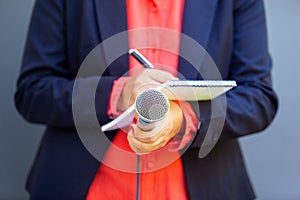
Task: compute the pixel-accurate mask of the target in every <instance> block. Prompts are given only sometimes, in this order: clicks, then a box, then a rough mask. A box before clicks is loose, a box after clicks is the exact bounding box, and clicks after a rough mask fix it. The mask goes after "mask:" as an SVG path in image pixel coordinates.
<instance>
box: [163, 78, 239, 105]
mask: <svg viewBox="0 0 300 200" xmlns="http://www.w3.org/2000/svg"><path fill="white" fill-rule="evenodd" d="M236 86H237V84H236V81H233V80H225V81H223V80H222V81H216V80H199V81H198V80H197V81H194V80H172V81H168V82H166V83H165V84H164V85H162V87H161V88H159V89H160V90H161V92H163V93H164V94H165V95H166V96H167V97H168V99H169V100H182V101H206V100H211V99H214V98H216V97H217V96H220V95H221V94H224V93H225V92H227V91H229V90H230V89H232V88H233V87H236Z"/></svg>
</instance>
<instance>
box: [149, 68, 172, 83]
mask: <svg viewBox="0 0 300 200" xmlns="http://www.w3.org/2000/svg"><path fill="white" fill-rule="evenodd" d="M147 73H148V76H149V77H150V78H151V79H152V80H155V81H157V82H159V83H164V82H166V81H169V80H174V79H176V78H175V77H174V76H173V75H172V74H170V73H168V72H165V71H161V70H153V69H152V70H149V71H147Z"/></svg>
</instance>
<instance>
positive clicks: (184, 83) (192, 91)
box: [101, 80, 237, 132]
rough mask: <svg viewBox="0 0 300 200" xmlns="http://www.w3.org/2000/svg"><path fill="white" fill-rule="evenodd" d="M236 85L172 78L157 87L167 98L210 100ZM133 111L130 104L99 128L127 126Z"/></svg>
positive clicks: (108, 129) (109, 129) (230, 82)
mask: <svg viewBox="0 0 300 200" xmlns="http://www.w3.org/2000/svg"><path fill="white" fill-rule="evenodd" d="M236 86H237V84H236V82H235V81H232V80H226V81H216V80H195V81H194V80H172V81H168V82H166V83H164V84H163V85H162V86H160V87H158V88H157V89H158V90H160V91H161V92H163V93H164V94H165V95H166V96H167V98H168V99H169V100H181V101H206V100H212V99H214V98H216V97H218V96H220V95H222V94H224V93H225V92H227V91H229V90H230V89H232V88H233V87H236ZM134 112H135V107H134V105H132V106H130V107H129V108H128V109H127V110H126V111H125V112H123V113H122V114H121V115H120V116H119V117H117V118H116V119H114V120H113V121H111V122H110V123H108V124H106V125H104V126H102V127H101V130H102V131H103V132H104V131H111V130H115V129H118V128H123V127H126V126H129V125H130V124H131V123H132V120H133V118H134Z"/></svg>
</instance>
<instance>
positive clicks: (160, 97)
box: [135, 89, 170, 131]
mask: <svg viewBox="0 0 300 200" xmlns="http://www.w3.org/2000/svg"><path fill="white" fill-rule="evenodd" d="M135 110H136V112H137V114H138V119H137V125H138V127H139V128H140V129H142V130H143V131H150V130H152V129H153V128H154V127H155V124H156V123H159V122H163V119H164V118H165V117H166V116H167V114H168V112H169V110H170V104H169V100H168V98H167V97H166V96H165V95H164V94H163V93H162V92H160V91H158V90H157V89H147V90H144V91H143V92H141V93H140V94H139V95H138V96H137V97H136V99H135Z"/></svg>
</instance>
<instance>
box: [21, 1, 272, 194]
mask: <svg viewBox="0 0 300 200" xmlns="http://www.w3.org/2000/svg"><path fill="white" fill-rule="evenodd" d="M147 27H158V28H165V29H168V30H172V31H175V32H181V33H183V34H185V35H187V36H189V37H191V38H192V39H193V40H195V41H197V42H198V43H199V44H201V45H202V46H203V47H204V48H205V49H206V51H207V52H208V53H209V55H210V56H211V58H212V59H213V61H214V62H215V63H216V65H217V67H218V70H219V72H220V74H221V77H222V79H224V80H226V79H232V80H236V81H237V83H238V86H237V87H236V88H235V89H234V90H231V91H229V92H228V94H227V107H226V113H227V115H226V118H225V123H224V127H223V129H222V133H221V137H220V141H219V142H218V143H217V144H216V146H215V147H214V149H213V150H212V152H210V153H209V154H208V155H207V156H206V157H205V158H202V159H199V158H198V152H199V148H200V146H201V144H202V142H203V138H204V137H205V134H206V133H207V132H208V129H209V124H210V123H211V122H213V121H216V122H218V118H219V117H218V116H214V113H212V114H211V113H210V108H211V104H212V103H213V102H198V108H199V109H200V116H198V117H199V118H197V117H196V116H197V114H196V113H197V111H196V110H193V109H192V107H191V106H190V104H189V103H187V102H171V112H173V113H174V115H169V117H167V119H166V120H167V122H170V123H171V124H173V125H169V126H168V125H164V126H163V127H162V129H161V131H160V132H159V133H160V135H164V136H162V137H158V138H152V137H148V138H147V139H149V140H146V141H145V140H142V139H141V138H140V137H139V136H140V135H142V134H145V133H144V132H143V131H142V130H140V129H139V128H138V127H137V126H136V125H134V123H133V124H132V126H131V129H130V131H129V132H128V136H127V135H126V134H125V133H123V132H124V130H117V131H116V136H115V137H114V138H113V139H112V140H113V143H114V144H116V145H119V146H120V147H121V148H123V149H125V150H126V151H129V152H136V153H138V154H145V153H146V156H147V155H148V154H150V155H152V154H151V153H152V152H154V153H155V152H157V151H159V150H160V149H163V148H164V147H167V146H168V145H169V144H172V142H174V140H173V138H176V137H177V136H178V135H180V136H181V137H180V138H181V141H179V144H178V145H177V146H176V148H177V151H180V150H183V149H184V150H186V152H185V153H184V154H183V155H182V156H181V157H180V158H178V159H177V160H176V161H174V162H172V163H171V164H170V165H167V166H165V167H164V168H160V169H157V170H154V171H151V170H150V172H146V171H145V172H141V173H137V174H136V173H132V172H126V171H124V170H118V169H115V168H113V167H111V166H108V165H105V162H106V159H109V158H111V157H114V156H115V155H114V154H110V153H111V146H110V147H107V149H108V150H107V152H105V156H104V159H103V160H102V161H103V162H98V160H97V159H95V158H94V157H93V156H92V155H90V154H89V152H88V151H87V150H86V149H85V146H84V145H83V144H82V143H81V141H80V138H79V136H78V134H77V131H76V129H75V124H74V118H73V112H72V105H73V104H74V102H72V96H74V95H76V94H75V92H74V91H75V90H73V89H75V88H76V87H74V81H75V78H76V75H77V73H78V70H79V68H80V66H81V64H82V61H83V60H84V58H85V57H86V56H87V55H88V53H89V52H90V51H91V50H92V49H93V48H94V47H96V46H97V45H98V44H100V43H101V42H104V41H105V40H106V39H109V38H110V37H111V36H114V35H116V34H119V33H121V32H123V31H126V30H133V29H136V28H147ZM148 33H149V32H148ZM151 36H153V35H151V33H150V37H147V40H149V41H152V40H153V41H155V40H154V39H153V37H151ZM158 37H159V41H162V38H164V36H163V35H162V36H158ZM134 38H135V35H134V34H132V33H130V32H129V34H128V39H129V47H134V41H135V39H134ZM175 43H176V44H177V45H175V49H176V46H177V47H178V49H177V52H179V51H181V50H182V49H180V48H182V45H183V44H182V43H181V42H180V39H179V38H177V39H175ZM179 45H180V46H181V47H180V46H179ZM103 52H104V54H105V53H107V52H109V49H107V48H103ZM142 53H144V54H145V55H146V57H147V58H148V59H149V60H150V61H151V62H153V63H156V65H155V68H156V69H155V70H146V71H143V70H141V68H136V65H137V63H135V61H134V60H132V58H130V60H128V59H129V58H128V55H124V56H121V57H120V58H118V59H117V60H115V61H114V62H113V63H111V64H110V65H109V67H108V68H107V69H106V70H105V68H106V67H105V64H103V66H102V65H99V66H100V68H101V69H102V70H103V71H104V70H105V72H104V73H103V75H102V77H101V79H100V81H99V86H98V88H97V90H96V94H95V99H96V100H95V104H96V105H95V107H96V112H97V117H98V120H99V123H100V125H104V124H105V123H107V122H109V121H110V120H111V118H110V116H111V115H118V114H120V113H121V112H122V111H124V110H126V108H128V106H129V105H130V103H131V101H130V99H132V96H135V95H136V94H137V93H138V92H137V91H138V90H139V89H140V87H142V86H144V85H145V84H146V85H148V83H151V84H152V83H153V84H154V85H157V84H161V83H163V82H165V81H167V80H172V79H176V78H177V77H178V76H179V75H178V74H182V75H183V76H184V77H185V78H187V79H202V78H203V77H201V74H199V73H198V72H197V70H195V68H194V67H193V66H192V65H191V64H190V63H188V62H186V60H185V59H183V58H181V57H178V56H177V55H176V53H175V55H174V53H169V52H165V53H164V51H163V50H159V49H158V50H157V49H154V50H153V49H145V50H143V51H142ZM101 62H104V60H101ZM271 65H272V64H271V59H270V56H269V54H268V50H267V38H266V24H265V17H264V7H263V2H262V0H239V1H237V0H236V1H235V0H226V1H218V0H203V1H198V0H190V1H183V0H178V1H177V0H176V1H171V0H169V1H167V0H166V1H158V0H149V1H134V0H127V1H120V0H111V1H104V0H94V1H92V0H90V1H79V0H73V1H68V0H37V2H36V4H35V8H34V11H33V15H32V19H31V25H30V28H29V32H28V38H27V43H26V48H25V53H24V59H23V63H22V69H21V72H20V76H19V79H18V85H17V92H16V95H15V102H16V106H17V108H18V110H19V111H20V113H21V114H22V115H23V116H24V118H25V119H27V120H28V121H30V122H33V123H40V124H44V125H46V126H47V129H46V131H45V134H44V137H43V139H42V142H41V145H40V148H39V151H38V154H37V157H36V159H35V162H34V165H33V167H32V170H31V173H30V176H29V178H28V182H27V189H28V191H29V193H30V197H31V199H107V198H109V199H120V198H124V199H134V198H137V199H138V198H140V199H154V198H155V199H168V198H169V199H176V198H177V199H254V198H255V195H254V192H253V190H252V187H251V184H250V182H249V179H248V176H247V173H246V169H245V167H244V163H243V159H242V155H241V152H240V148H239V144H238V141H237V138H238V137H240V136H244V135H248V134H251V133H255V132H259V131H261V130H263V129H264V128H266V127H267V126H268V125H269V124H270V123H271V121H272V119H273V118H274V115H275V113H276V110H277V98H276V95H275V93H274V91H273V90H272V83H271V74H270V73H271ZM165 66H167V67H165ZM136 70H137V71H136ZM126 73H127V74H129V75H128V76H126V77H124V74H126ZM93 78H94V77H92V76H91V77H85V79H84V81H83V82H85V83H86V86H87V87H86V88H88V83H89V80H91V79H93ZM97 102H99V103H97ZM83 113H84V112H83ZM181 113H182V114H181ZM170 123H167V124H170ZM200 123H201V126H200V128H199V124H200ZM175 124H176V126H175ZM170 127H171V128H170ZM125 132H126V131H125ZM189 134H193V137H194V138H193V137H192V139H191V137H189V138H190V139H189V140H188V141H187V142H183V141H185V136H188V135H189ZM110 135H111V134H110ZM182 135H183V136H182ZM162 138H163V139H162ZM149 141H150V142H149ZM175 142H176V141H175ZM145 144H149V145H147V146H146V147H145ZM176 144H177V143H176ZM109 155H113V156H109ZM116 155H118V154H116ZM114 158H115V157H114ZM117 159H119V157H117ZM120 159H121V160H122V159H124V158H122V157H121V158H120ZM135 166H136V165H135ZM149 166H150V168H151V163H150V165H149ZM149 166H148V167H149Z"/></svg>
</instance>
